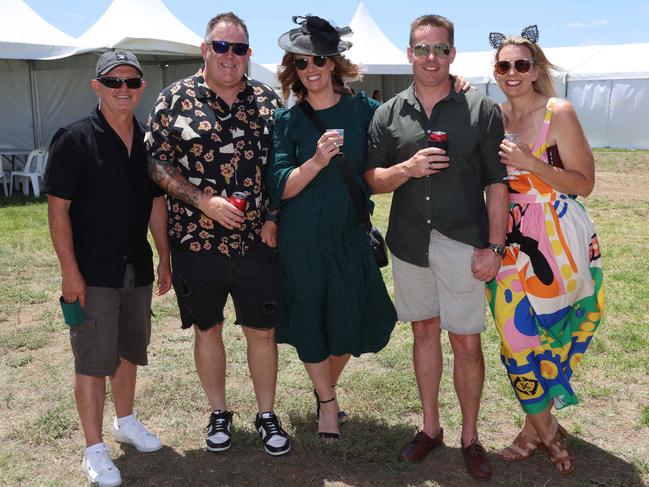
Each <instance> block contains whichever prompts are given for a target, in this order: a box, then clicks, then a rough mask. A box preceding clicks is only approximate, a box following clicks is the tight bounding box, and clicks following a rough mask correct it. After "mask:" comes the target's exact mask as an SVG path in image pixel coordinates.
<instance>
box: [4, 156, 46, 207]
mask: <svg viewBox="0 0 649 487" xmlns="http://www.w3.org/2000/svg"><path fill="white" fill-rule="evenodd" d="M45 164H47V149H35V150H33V151H31V152H30V153H29V156H28V157H27V162H26V163H25V167H24V168H23V169H22V170H21V171H11V188H10V192H9V194H13V186H14V185H13V183H14V177H19V178H20V183H21V184H22V185H23V194H24V195H25V196H27V195H28V194H29V182H30V181H31V183H32V187H33V188H34V197H35V198H38V197H39V196H40V195H41V182H42V181H43V174H44V171H45Z"/></svg>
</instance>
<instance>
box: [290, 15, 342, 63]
mask: <svg viewBox="0 0 649 487" xmlns="http://www.w3.org/2000/svg"><path fill="white" fill-rule="evenodd" d="M293 22H295V23H296V24H298V25H299V27H297V28H296V29H291V30H289V31H288V32H285V33H284V34H282V35H281V36H280V37H279V39H278V41H277V43H278V44H279V47H281V48H282V49H284V50H285V51H287V52H292V53H294V54H305V55H307V56H335V55H336V54H340V53H342V52H345V51H346V50H348V49H349V48H350V47H352V43H351V42H348V41H343V40H342V39H341V38H342V37H343V36H348V35H350V34H351V33H352V30H351V29H350V28H349V27H341V28H339V27H334V26H333V25H331V23H330V22H328V21H326V20H325V19H323V18H321V17H316V16H315V15H307V16H305V17H301V16H297V15H296V16H293Z"/></svg>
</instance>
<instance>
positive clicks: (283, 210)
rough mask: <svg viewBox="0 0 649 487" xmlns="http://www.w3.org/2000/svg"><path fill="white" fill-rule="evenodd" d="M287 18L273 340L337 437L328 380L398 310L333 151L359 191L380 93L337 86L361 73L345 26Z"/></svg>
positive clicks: (383, 336)
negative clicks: (303, 373) (283, 346)
mask: <svg viewBox="0 0 649 487" xmlns="http://www.w3.org/2000/svg"><path fill="white" fill-rule="evenodd" d="M293 20H294V21H295V22H296V23H297V24H298V25H299V27H298V28H296V29H293V30H291V31H289V32H287V33H285V34H283V35H282V36H281V37H280V39H279V45H280V47H282V48H283V49H284V50H285V51H286V54H285V56H284V58H283V60H282V65H281V67H280V73H279V79H280V81H281V83H282V89H283V92H284V96H285V98H287V97H288V95H289V93H290V90H292V91H293V93H294V94H295V96H296V98H297V100H298V103H297V104H296V105H295V106H293V107H292V108H291V109H290V110H282V109H280V110H277V112H276V114H275V117H276V125H275V132H274V143H273V146H274V147H273V148H274V151H273V156H272V161H271V164H270V167H269V170H268V175H267V182H268V188H269V191H270V194H271V198H273V199H274V201H275V202H277V203H278V204H279V207H280V215H281V216H280V225H279V243H278V245H279V253H280V259H281V262H282V266H283V272H284V281H283V285H282V291H281V295H280V300H279V324H278V327H277V341H278V342H279V343H289V344H291V345H293V346H294V347H295V348H296V350H297V352H298V355H299V357H300V360H302V362H304V366H305V368H306V370H307V372H308V374H309V376H310V377H311V380H312V382H313V386H314V389H315V394H316V399H317V400H318V433H319V435H320V436H321V437H322V438H324V439H325V440H326V441H328V442H329V441H333V440H335V439H338V438H340V429H339V423H342V422H344V420H345V419H346V415H345V413H343V412H341V411H340V407H339V405H338V402H337V400H336V390H335V384H336V382H337V380H338V377H339V376H340V374H341V372H342V370H343V368H344V367H345V365H346V364H347V361H348V360H349V358H350V355H354V356H359V355H360V354H362V353H365V352H378V351H379V350H381V349H382V348H383V347H384V346H385V345H386V344H387V343H388V340H389V338H390V333H391V332H392V329H393V328H394V325H395V322H396V319H397V318H396V312H395V310H394V307H393V305H392V301H391V300H390V297H389V295H388V292H387V290H386V288H385V284H384V282H383V279H382V277H381V273H380V271H379V269H378V267H377V265H376V262H375V261H374V257H373V255H372V252H371V250H370V246H369V240H368V236H367V234H366V233H365V232H364V231H363V230H362V229H361V227H360V226H359V224H358V223H357V220H356V211H355V209H354V205H353V202H352V199H351V196H350V194H349V192H348V190H347V186H346V185H345V179H344V177H343V174H342V172H341V169H340V167H339V163H340V158H339V157H337V156H339V154H341V153H342V152H344V154H345V158H346V163H347V165H348V166H349V168H350V171H351V172H352V174H353V175H354V178H355V179H356V181H357V183H358V184H359V185H361V187H363V189H364V190H365V194H366V195H367V194H368V191H367V186H365V183H364V181H363V178H362V176H361V175H362V174H363V170H364V164H365V155H366V147H367V136H366V131H367V127H368V125H369V122H370V119H371V118H372V115H373V113H374V110H375V109H376V108H377V107H378V103H377V102H375V101H374V100H371V99H369V98H368V97H367V96H366V95H365V94H359V95H355V96H350V95H348V94H347V91H346V89H345V86H344V80H349V79H354V78H357V77H358V74H359V68H358V66H356V65H354V64H353V63H351V62H350V61H349V60H348V59H346V58H345V57H344V56H342V55H341V53H342V52H344V51H345V50H347V49H349V47H351V43H349V42H346V41H343V40H342V39H341V35H346V34H350V33H351V30H350V29H349V28H344V29H337V28H335V27H333V26H332V25H331V24H330V23H329V22H327V21H326V20H324V19H321V18H319V17H314V16H307V17H305V18H304V17H294V19H293ZM303 101H306V102H308V103H309V104H310V105H311V106H312V107H313V109H314V110H315V112H316V113H317V115H318V117H319V118H320V119H321V120H322V121H323V122H324V124H325V126H326V127H327V128H331V129H344V135H343V136H342V137H341V135H340V131H327V132H325V133H324V134H321V133H320V131H319V130H318V129H317V128H316V127H315V125H314V124H313V123H312V122H311V121H310V119H309V118H307V116H306V114H305V113H304V112H303V110H302V108H301V107H300V106H299V103H301V102H303ZM280 202H281V203H280ZM367 203H368V204H370V202H369V198H367Z"/></svg>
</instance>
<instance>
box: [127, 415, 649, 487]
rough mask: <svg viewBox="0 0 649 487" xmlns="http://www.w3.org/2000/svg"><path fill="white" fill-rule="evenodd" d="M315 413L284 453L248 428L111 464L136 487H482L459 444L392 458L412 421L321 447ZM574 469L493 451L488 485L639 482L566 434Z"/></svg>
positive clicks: (366, 423)
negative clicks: (215, 443)
mask: <svg viewBox="0 0 649 487" xmlns="http://www.w3.org/2000/svg"><path fill="white" fill-rule="evenodd" d="M314 419H315V416H314V415H309V416H306V417H304V416H301V417H300V416H292V417H290V421H291V424H292V426H293V427H294V430H295V433H294V435H293V436H292V438H291V442H292V443H291V444H292V450H291V452H290V453H289V454H288V455H285V456H283V457H271V456H269V455H267V454H266V453H264V451H263V448H262V446H261V442H260V441H259V438H258V437H257V435H256V433H255V432H254V431H252V430H241V429H237V428H236V422H235V429H234V431H233V436H232V444H233V446H232V448H231V449H230V450H229V451H227V452H224V453H218V454H214V453H210V452H207V451H205V450H204V449H203V448H202V442H203V439H202V437H197V438H196V446H197V448H195V449H189V450H186V451H183V452H179V451H176V450H174V449H172V448H170V447H164V448H163V449H162V450H160V451H159V452H155V453H148V454H143V453H139V452H137V451H136V450H135V449H134V448H132V447H130V446H128V445H126V446H122V450H123V452H124V455H122V456H121V457H119V458H118V459H117V460H116V461H115V463H116V464H117V466H118V468H119V469H120V470H121V472H122V476H123V478H124V485H137V486H154V485H155V486H192V487H193V486H197V487H200V486H262V485H263V486H316V487H317V486H325V485H336V486H342V485H349V486H359V487H370V486H399V487H401V486H403V487H406V486H414V485H422V486H423V485H425V486H435V485H439V486H471V485H485V484H484V483H483V482H480V483H479V482H476V481H474V480H472V479H471V478H470V477H469V476H468V475H467V474H466V471H465V469H464V463H463V461H462V458H461V454H460V450H459V448H452V447H445V448H440V449H437V450H435V451H433V452H432V453H431V454H430V455H429V457H428V458H426V459H425V460H424V461H423V462H421V463H420V464H416V465H409V464H401V463H399V462H398V461H397V455H398V452H399V449H400V448H401V446H402V445H403V444H404V443H406V442H407V441H409V440H410V438H411V437H412V434H413V430H412V428H411V427H410V426H406V425H396V426H386V425H385V424H381V423H378V422H376V421H374V420H373V419H370V418H352V421H351V422H350V423H349V424H348V425H345V426H344V427H343V439H342V440H341V441H340V442H339V443H338V444H335V445H333V446H326V445H323V444H322V442H321V441H320V440H319V439H318V438H317V436H316V434H315V431H316V425H315V421H314ZM569 443H570V446H571V448H572V449H573V451H574V453H575V456H576V462H577V468H576V470H575V472H573V474H572V475H570V476H566V477H562V476H560V475H558V474H557V473H555V471H554V469H553V467H552V464H551V463H550V460H549V459H548V458H547V456H546V455H544V454H543V452H542V451H539V452H538V454H537V455H535V457H533V458H531V459H529V460H527V461H525V462H520V463H507V462H502V461H500V460H498V458H497V457H496V456H495V455H493V454H492V455H490V456H491V459H492V462H493V465H494V477H493V479H492V481H491V482H490V484H491V485H506V486H512V487H513V486H521V487H523V486H526V487H527V486H546V485H552V486H620V487H621V486H641V485H643V482H642V478H641V475H640V473H639V472H637V471H636V470H635V468H634V467H633V465H631V464H629V463H627V462H625V461H624V460H622V459H620V458H617V457H615V456H613V455H611V454H610V453H609V452H607V451H605V450H602V449H600V448H598V447H597V446H595V445H592V444H590V443H587V442H584V441H581V440H579V439H577V438H574V437H570V439H569Z"/></svg>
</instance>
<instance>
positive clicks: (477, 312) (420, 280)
mask: <svg viewBox="0 0 649 487" xmlns="http://www.w3.org/2000/svg"><path fill="white" fill-rule="evenodd" d="M472 260H473V247H472V246H471V245H467V244H464V243H462V242H458V241H457V240H452V239H450V238H448V237H446V236H445V235H443V234H441V233H439V232H438V231H437V230H433V231H432V232H431V234H430V244H429V247H428V267H419V266H416V265H412V264H409V263H407V262H404V261H402V260H400V259H398V258H397V257H395V256H394V255H393V256H392V276H393V279H394V295H395V307H396V309H397V315H398V317H399V320H401V321H421V320H427V319H430V318H435V317H440V320H441V328H442V329H443V330H446V331H449V332H451V333H456V334H459V335H473V334H477V333H480V332H482V331H483V330H484V329H485V310H486V300H485V283H484V282H483V281H480V280H478V279H476V278H474V277H473V274H472V272H471V263H472Z"/></svg>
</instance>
